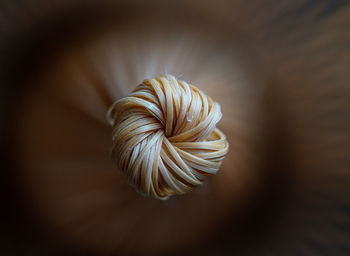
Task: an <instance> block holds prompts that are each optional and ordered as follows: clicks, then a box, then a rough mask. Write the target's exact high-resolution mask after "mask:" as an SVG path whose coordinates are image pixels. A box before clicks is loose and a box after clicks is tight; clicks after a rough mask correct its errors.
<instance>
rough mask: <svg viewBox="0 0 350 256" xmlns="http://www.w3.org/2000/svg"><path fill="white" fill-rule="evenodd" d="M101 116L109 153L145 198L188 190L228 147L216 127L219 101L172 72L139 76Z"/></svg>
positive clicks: (217, 162) (215, 165)
mask: <svg viewBox="0 0 350 256" xmlns="http://www.w3.org/2000/svg"><path fill="white" fill-rule="evenodd" d="M107 117H108V120H109V122H110V123H111V125H112V126H113V135H112V143H113V145H112V157H113V159H114V160H115V162H116V165H117V166H118V168H119V169H120V170H121V171H122V172H124V173H125V174H126V175H127V177H128V181H129V183H130V184H131V185H133V186H134V187H135V188H136V189H137V190H138V191H139V192H140V193H142V194H143V195H146V196H153V197H155V198H158V199H165V198H167V197H168V196H170V195H174V194H184V193H187V192H189V191H191V190H192V189H193V188H194V187H196V186H198V185H200V184H201V183H202V182H203V181H204V180H205V178H206V177H207V176H208V175H210V174H215V173H216V172H217V171H218V169H219V167H220V165H221V162H222V160H223V158H224V157H225V155H226V153H227V150H228V143H227V141H226V138H225V135H224V134H223V133H222V132H221V131H219V130H218V129H217V128H216V124H217V123H218V122H219V121H220V119H221V117H222V114H221V110H220V105H219V104H218V103H217V102H214V101H213V100H212V99H211V98H210V97H208V96H207V95H205V94H204V93H203V92H202V91H201V90H199V89H198V88H196V87H195V86H193V85H189V84H188V83H186V82H184V81H180V80H176V78H175V77H174V76H172V75H166V76H160V77H158V78H154V79H147V80H144V81H143V83H142V84H140V85H139V86H137V88H136V89H135V90H134V91H133V92H132V93H131V94H129V95H128V96H127V97H125V98H122V99H120V100H118V101H116V102H115V103H114V104H113V105H112V106H111V107H110V109H109V111H108V113H107Z"/></svg>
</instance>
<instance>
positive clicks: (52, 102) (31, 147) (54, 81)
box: [0, 0, 350, 255]
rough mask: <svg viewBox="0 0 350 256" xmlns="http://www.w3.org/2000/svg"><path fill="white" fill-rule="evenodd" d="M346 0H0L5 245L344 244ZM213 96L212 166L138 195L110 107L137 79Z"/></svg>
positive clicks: (175, 249)
mask: <svg viewBox="0 0 350 256" xmlns="http://www.w3.org/2000/svg"><path fill="white" fill-rule="evenodd" d="M349 28H350V7H349V5H348V4H347V2H346V1H311V0H310V1H306V0H299V1H275V0H264V1H258V0H253V1H240V0H237V1H224V0H220V1H215V2H212V1H191V2H189V1H188V2H187V1H79V0H77V1H39V0H35V1H3V2H1V7H0V33H1V37H0V39H1V41H0V50H1V54H0V56H1V66H2V68H1V100H0V102H1V104H2V105H1V106H2V108H1V118H2V119H1V124H2V125H1V142H2V143H1V145H2V150H1V153H2V154H1V156H2V158H1V160H2V164H3V168H2V177H1V181H2V184H1V192H2V193H1V197H2V202H3V204H2V205H3V207H2V211H1V215H0V216H1V226H2V228H1V240H0V242H1V243H0V251H1V253H2V255H62V254H63V255H149V254H152V255H153V254H161V255H164V254H166V255H212V254H215V255H231V254H237V255H349V254H350V249H349V245H350V229H349V227H350V226H349V224H350V223H349V221H350V204H349V203H350V199H349V192H350V191H349V190H350V186H349V185H350V174H349V171H350V162H349V160H350V155H349V154H350V153H349V152H350V150H349V149H350V128H349V127H350V115H349V113H350V112H349V111H350V88H349V84H350V83H349V82H350V81H349V80H350V79H349V78H350V76H349V74H348V68H349V66H350V65H349V64H350V49H349V46H350V34H349V33H348V31H349ZM163 73H171V74H174V75H175V76H176V77H180V78H181V79H184V80H187V81H190V82H191V83H193V84H195V85H197V86H198V87H200V88H201V89H203V90H204V91H205V92H206V93H208V95H210V96H212V97H213V98H214V99H215V100H217V101H218V102H219V103H220V104H221V106H222V108H223V114H224V118H223V120H222V121H221V122H220V124H219V127H220V129H222V130H223V131H224V132H225V133H226V135H227V136H228V140H229V142H230V153H229V155H228V156H227V159H225V162H224V165H223V167H222V170H221V171H220V173H219V174H218V175H217V177H215V178H213V179H211V180H209V181H208V183H207V184H206V185H205V186H204V187H203V188H198V189H197V190H196V191H194V192H193V193H191V194H190V195H186V196H183V197H176V198H172V199H170V200H168V201H166V202H158V201H155V200H152V199H146V198H142V197H141V196H139V195H137V194H136V193H135V192H134V191H133V190H132V189H131V188H129V186H128V185H127V184H126V182H125V180H124V177H123V176H122V175H121V174H120V173H119V172H118V171H117V170H116V169H115V168H114V167H113V165H112V161H111V159H110V157H109V152H108V150H109V146H110V141H109V140H110V127H108V125H107V124H106V121H105V111H106V109H107V108H108V106H109V105H110V104H111V103H112V102H113V101H114V100H116V99H118V98H120V97H123V96H125V95H126V94H127V93H128V92H130V91H131V90H132V89H133V88H134V87H135V86H136V85H137V84H138V83H140V82H141V81H142V79H144V78H150V77H153V76H157V75H160V74H163Z"/></svg>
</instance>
